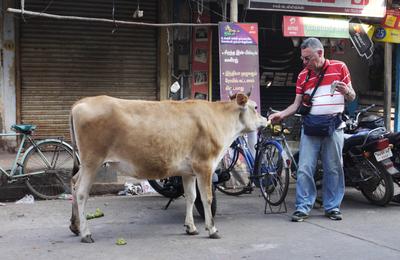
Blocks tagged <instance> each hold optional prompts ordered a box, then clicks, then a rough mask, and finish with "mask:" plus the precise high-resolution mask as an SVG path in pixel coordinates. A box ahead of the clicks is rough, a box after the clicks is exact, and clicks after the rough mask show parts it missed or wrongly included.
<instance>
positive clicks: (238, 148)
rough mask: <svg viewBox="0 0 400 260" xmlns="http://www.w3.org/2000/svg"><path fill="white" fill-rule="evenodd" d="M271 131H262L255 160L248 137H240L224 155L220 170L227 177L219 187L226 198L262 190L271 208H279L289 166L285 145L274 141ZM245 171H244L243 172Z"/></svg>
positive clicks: (286, 189)
mask: <svg viewBox="0 0 400 260" xmlns="http://www.w3.org/2000/svg"><path fill="white" fill-rule="evenodd" d="M269 131H270V128H269V127H266V128H264V129H262V130H260V131H259V133H258V138H257V144H256V147H255V148H256V156H255V158H254V157H253V155H252V154H251V152H250V150H249V148H248V145H247V141H246V139H245V137H243V136H240V137H238V138H237V139H236V140H235V141H234V142H233V143H232V145H231V146H230V148H229V149H228V151H227V152H226V154H225V155H224V157H223V159H222V161H221V163H220V166H219V169H218V170H219V171H221V173H220V174H219V175H220V176H221V175H228V177H225V178H226V179H227V180H226V181H222V182H219V183H218V184H217V185H216V188H217V189H218V190H219V191H221V192H223V193H225V194H227V195H235V196H237V195H241V194H244V193H251V192H252V191H253V186H256V187H259V188H260V191H261V194H262V196H263V197H264V199H265V200H266V202H267V203H269V204H270V205H272V206H279V205H280V204H281V203H282V202H283V201H284V200H285V198H286V195H287V192H288V188H289V167H288V165H287V158H286V154H285V151H284V150H283V147H282V145H281V144H280V143H279V142H278V141H276V140H273V139H271V137H270V133H269ZM243 168H245V169H243Z"/></svg>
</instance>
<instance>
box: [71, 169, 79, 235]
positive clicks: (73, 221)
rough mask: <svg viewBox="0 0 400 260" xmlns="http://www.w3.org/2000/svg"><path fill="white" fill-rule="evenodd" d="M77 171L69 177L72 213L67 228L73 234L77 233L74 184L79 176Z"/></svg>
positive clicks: (77, 219)
mask: <svg viewBox="0 0 400 260" xmlns="http://www.w3.org/2000/svg"><path fill="white" fill-rule="evenodd" d="M79 172H80V171H79ZM79 172H78V173H77V174H75V175H74V177H72V179H71V190H72V215H71V225H70V226H69V229H70V230H71V231H72V233H74V234H75V235H77V236H78V235H79V215H78V202H77V200H76V185H77V181H78V178H79Z"/></svg>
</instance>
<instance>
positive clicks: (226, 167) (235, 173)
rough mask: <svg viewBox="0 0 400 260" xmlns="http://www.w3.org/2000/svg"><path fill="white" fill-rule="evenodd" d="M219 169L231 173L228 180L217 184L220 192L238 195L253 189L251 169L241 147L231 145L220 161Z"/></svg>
mask: <svg viewBox="0 0 400 260" xmlns="http://www.w3.org/2000/svg"><path fill="white" fill-rule="evenodd" d="M217 171H220V172H221V173H228V174H229V175H230V177H229V179H228V180H227V181H224V182H220V183H218V184H216V185H215V186H216V188H217V189H218V190H219V191H220V192H222V193H225V194H227V195H233V196H238V195H241V194H244V193H249V192H250V191H251V183H250V178H249V174H250V169H249V167H248V166H247V163H246V161H245V159H244V155H243V151H242V150H241V149H237V148H232V147H230V148H229V149H228V151H227V152H226V153H225V155H224V157H223V158H222V160H221V162H220V163H219V166H218V168H217Z"/></svg>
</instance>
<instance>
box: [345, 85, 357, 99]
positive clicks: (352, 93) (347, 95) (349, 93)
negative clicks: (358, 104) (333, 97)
mask: <svg viewBox="0 0 400 260" xmlns="http://www.w3.org/2000/svg"><path fill="white" fill-rule="evenodd" d="M355 98H356V92H355V91H354V89H353V86H352V85H351V83H350V84H348V85H347V92H345V93H344V99H345V100H346V101H353V100H354V99H355Z"/></svg>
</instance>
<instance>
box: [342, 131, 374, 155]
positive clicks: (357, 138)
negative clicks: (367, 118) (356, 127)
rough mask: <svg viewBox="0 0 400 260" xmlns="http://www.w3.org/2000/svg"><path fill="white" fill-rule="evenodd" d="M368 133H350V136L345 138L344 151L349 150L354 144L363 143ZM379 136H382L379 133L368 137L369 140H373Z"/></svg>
mask: <svg viewBox="0 0 400 260" xmlns="http://www.w3.org/2000/svg"><path fill="white" fill-rule="evenodd" d="M367 134H368V132H365V133H357V134H354V135H350V137H348V138H347V139H346V138H345V141H344V146H343V151H347V150H349V149H350V148H351V147H353V146H358V145H362V144H363V143H364V141H365V137H366V136H367ZM379 138H380V136H379V135H370V136H369V137H368V140H367V142H371V141H374V140H377V139H379Z"/></svg>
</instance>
